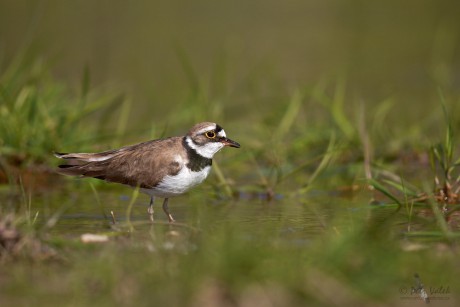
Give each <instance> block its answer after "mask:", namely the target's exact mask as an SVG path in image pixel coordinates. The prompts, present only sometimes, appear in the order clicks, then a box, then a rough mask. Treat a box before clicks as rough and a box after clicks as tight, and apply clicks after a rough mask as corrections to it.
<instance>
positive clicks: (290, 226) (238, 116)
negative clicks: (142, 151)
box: [0, 1, 460, 306]
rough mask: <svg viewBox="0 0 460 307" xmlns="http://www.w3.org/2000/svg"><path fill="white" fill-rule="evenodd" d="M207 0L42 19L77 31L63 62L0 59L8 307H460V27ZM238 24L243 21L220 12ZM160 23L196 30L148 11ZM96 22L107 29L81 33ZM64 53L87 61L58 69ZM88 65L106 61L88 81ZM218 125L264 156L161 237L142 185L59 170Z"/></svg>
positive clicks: (2, 296)
mask: <svg viewBox="0 0 460 307" xmlns="http://www.w3.org/2000/svg"><path fill="white" fill-rule="evenodd" d="M77 2H78V1H77ZM294 2H295V1H294ZM294 2H293V3H294ZM352 2H353V1H352ZM390 2H391V1H390ZM198 3H201V4H196V5H198V7H200V8H201V9H196V10H194V12H195V13H194V14H192V15H188V14H189V13H187V12H189V11H190V7H189V6H188V5H185V4H182V5H185V7H183V9H179V8H177V7H174V6H170V5H171V4H161V5H160V4H158V7H156V6H155V5H154V4H145V3H144V5H140V7H142V8H143V9H142V10H140V9H139V8H136V7H130V9H129V10H128V9H126V8H125V7H120V6H119V4H115V3H114V4H113V7H110V8H106V7H104V8H102V7H99V6H98V5H97V4H83V3H80V4H79V6H78V7H73V6H72V7H69V8H68V7H67V6H65V5H64V6H61V5H62V4H56V3H54V4H53V6H51V5H48V4H46V3H45V2H43V3H42V4H40V5H38V4H37V6H36V7H33V8H31V9H30V11H31V12H32V13H34V14H38V13H37V12H42V13H43V14H45V16H46V17H50V16H61V17H62V19H63V20H64V19H66V18H67V19H68V20H67V21H66V22H62V21H60V22H57V21H55V20H54V19H50V21H49V23H50V24H49V25H50V27H51V28H53V27H54V28H53V29H56V30H61V31H57V32H59V33H60V34H53V33H54V32H53V33H51V32H52V31H50V30H49V29H47V28H46V27H45V28H44V27H43V26H42V23H44V24H46V22H44V21H40V22H38V25H37V24H35V23H34V20H35V19H33V18H32V19H31V21H30V22H31V25H29V26H30V27H31V29H32V30H30V31H31V33H32V34H30V35H31V36H32V37H34V38H35V39H37V41H40V42H42V43H43V42H45V43H44V45H42V46H40V48H31V46H32V45H33V44H28V43H29V42H27V41H26V44H25V46H20V47H17V50H20V51H21V52H12V51H10V53H8V51H5V54H4V55H3V54H1V55H2V57H1V58H0V59H1V60H2V61H1V62H0V64H1V65H0V67H1V70H0V305H2V306H3V305H5V306H29V305H31V304H34V305H37V306H88V305H91V306H92V305H97V306H114V305H122V306H125V305H128V306H131V305H133V306H151V305H155V306H156V305H158V306H162V305H169V306H310V305H313V306H375V305H391V306H397V305H400V306H405V305H407V304H410V303H409V302H413V301H414V300H418V299H422V298H421V295H420V290H421V288H420V287H421V286H420V283H423V285H424V290H425V291H426V292H427V294H428V296H429V297H430V299H431V300H432V301H433V302H437V301H436V300H442V302H443V303H446V304H447V305H458V301H459V299H460V296H459V293H460V292H459V290H458V289H460V282H459V281H458V277H457V276H459V273H460V266H459V265H458V264H459V261H458V253H459V239H460V229H459V227H460V223H459V221H460V215H459V214H458V212H459V209H460V203H459V196H458V195H459V192H460V171H459V167H460V148H459V146H458V144H460V142H459V139H460V132H459V127H460V117H459V115H458V114H459V113H458V106H459V104H458V102H459V97H460V95H459V92H458V88H459V87H458V76H456V73H455V72H456V68H458V63H460V61H458V60H459V58H458V55H457V54H460V53H458V52H456V51H457V50H458V42H460V40H459V39H458V38H459V32H458V30H456V29H458V25H459V21H458V18H457V16H456V15H455V14H454V16H451V15H450V14H449V13H448V12H446V11H445V10H444V9H443V6H442V5H440V4H436V5H435V4H433V6H435V7H436V8H437V9H436V10H435V9H433V8H432V7H428V6H423V5H422V4H418V6H417V7H416V8H411V12H413V14H415V15H416V16H419V17H420V18H419V19H414V20H412V19H409V17H411V16H408V15H407V13H403V12H405V11H404V10H403V9H404V8H405V7H402V8H401V7H400V6H404V5H402V4H400V3H399V2H398V3H397V2H396V1H395V2H394V3H393V2H392V3H393V4H394V5H397V6H398V7H397V8H391V9H390V8H389V7H390V6H386V5H384V7H385V8H387V9H388V10H390V11H392V12H393V10H395V11H397V12H399V13H398V14H401V15H394V16H393V15H392V16H393V19H389V20H391V22H389V21H386V19H382V18H381V15H380V14H382V13H381V9H383V7H377V6H376V7H374V6H372V5H371V4H364V3H355V2H353V3H352V4H350V7H348V6H346V7H345V6H344V5H339V4H337V5H335V6H332V5H331V6H330V7H329V6H327V5H325V4H319V3H318V4H317V6H314V5H312V4H309V5H307V4H300V2H299V3H297V4H296V5H298V6H299V7H301V8H302V10H300V9H293V8H291V7H288V6H286V7H283V8H282V9H281V8H279V7H278V6H277V5H276V4H274V2H273V3H272V2H271V1H267V2H266V5H267V6H266V7H265V6H264V7H263V8H264V9H262V7H259V6H258V5H256V4H254V5H255V7H251V6H247V7H246V6H244V7H241V8H240V7H236V6H235V7H234V6H233V5H230V4H229V3H227V4H222V5H223V7H222V8H221V7H217V6H216V7H214V6H213V5H214V4H213V5H211V4H210V3H208V4H206V5H205V4H203V3H202V1H198ZM236 3H239V4H240V5H243V4H242V2H239V1H237V2H236ZM295 3H296V2H295ZM93 5H94V7H93ZM208 5H210V6H212V8H211V11H207V10H204V9H203V7H206V8H207V7H208ZM304 5H307V7H305V6H304ZM4 6H5V7H6V9H7V8H8V7H10V9H11V8H13V7H15V5H14V4H8V5H7V4H4ZM55 6H57V7H55ZM295 7H297V6H294V8H295ZM358 7H359V8H360V10H358ZM147 8H148V9H147ZM181 8H182V6H181ZM307 8H308V10H307ZM352 8H354V9H352ZM351 9H352V10H351ZM405 9H407V7H406V8H405ZM412 9H413V10H412ZM34 10H37V12H36V11H34ZM41 10H43V11H41ZM106 10H107V12H108V13H105V12H106ZM221 10H223V11H225V12H226V13H228V14H229V15H225V16H229V17H228V19H226V18H223V19H221V18H216V16H215V15H213V14H212V13H211V12H214V13H216V12H220V11H221ZM0 11H1V12H0V17H2V18H0V34H2V33H6V34H8V33H10V32H8V33H7V31H6V30H4V29H5V27H4V23H7V22H8V18H7V17H8V16H6V15H5V13H2V12H4V11H5V10H0ZM158 11H162V12H163V11H167V12H173V13H174V14H173V15H171V16H173V17H174V18H173V17H171V18H172V20H174V23H173V24H172V23H170V21H169V19H167V18H160V17H161V16H160V15H161V14H160V15H159V16H155V17H156V18H152V16H150V15H148V14H147V13H146V12H151V14H154V15H155V14H158V13H157V12H158ZM255 11H257V12H258V13H260V14H261V16H264V18H267V20H270V22H264V21H263V20H262V17H260V18H261V20H259V22H260V24H259V23H257V20H255V17H254V16H255V15H254V16H253V15H250V14H249V15H247V14H248V12H255ZM450 11H454V10H451V9H449V12H450ZM69 12H70V13H69ZM75 12H86V13H85V14H83V13H76V15H77V16H79V17H81V18H82V19H81V20H79V23H76V22H75V20H74V18H76V17H75V16H74V15H72V14H74V13H75ZM101 12H104V14H103V13H101ZM121 12H122V13H121ZM303 12H309V14H310V15H309V18H306V17H305V16H304V15H303V14H304V13H303ZM376 12H379V13H376ZM32 13H31V14H32ZM320 13H321V14H320ZM48 14H51V15H48ZM61 14H62V15H61ZM92 14H95V15H92ZM145 14H147V15H148V16H146V15H145ZM282 14H285V15H286V16H284V15H282ZM18 15H20V13H18ZM25 15H26V14H25ZM32 15H33V14H32ZM313 15H318V16H319V17H316V16H313ZM21 16H22V15H21ZM33 16H35V15H33ZM37 16H40V14H38V15H37ZM95 16H96V17H95ZM113 16H118V17H120V16H123V17H124V18H121V19H117V22H114V20H113V19H112V18H113ZM168 16H169V15H168ZM217 16H220V15H217ZM22 17H23V18H25V17H24V16H22ZM147 17H148V18H147ZM422 17H423V18H422ZM36 18H39V17H36ZM147 19H148V20H149V21H148V22H147V21H146V20H147ZM320 19H321V20H320ZM323 19H324V20H329V22H328V24H327V25H326V24H325V23H324V21H322V20H323ZM342 19H344V20H347V22H343V24H342V23H341V22H340V20H342ZM5 20H6V21H5ZM150 20H153V21H150ZM435 21H436V22H438V23H436V22H435ZM9 22H12V21H11V20H10V21H9ZM56 23H57V24H59V25H60V26H62V27H63V28H62V29H59V27H56ZM61 23H62V24H61ZM309 23H312V24H309ZM70 24H72V26H70ZM74 24H78V25H79V28H78V31H76V30H75V29H74V28H73V25H74ZM128 24H129V25H130V26H128ZM312 25H314V26H312ZM80 26H81V28H80ZM18 27H19V25H18ZM35 28H37V30H36V31H37V32H34V29H35ZM233 28H235V29H236V30H235V31H237V30H238V31H237V32H231V31H230V30H229V29H233ZM330 28H333V29H330ZM158 29H168V30H164V31H166V32H165V33H162V32H161V31H160V30H158ZM204 29H205V30H204ZM72 30H73V32H72ZM2 31H3V32H2ZM11 31H13V30H11ZM17 31H19V30H17ZM42 31H43V32H42ZM47 31H50V32H47ZM80 31H81V32H82V33H84V34H85V35H81V34H80ZM125 31H126V32H125ZM150 31H151V32H150ZM162 31H163V30H162ZM167 31H170V32H167ZM277 31H279V33H278V32H277ZM315 31H319V32H315ZM93 32H94V33H93ZM229 32H231V33H237V35H234V36H232V35H230V34H228V33H229ZM419 32H421V33H423V35H420V34H419ZM11 33H13V32H11ZM43 33H50V34H49V35H51V37H52V39H51V38H48V37H47V36H46V35H44V34H43ZM69 33H70V34H69ZM109 33H110V35H109ZM113 33H115V34H113ZM126 33H130V35H126ZM134 33H135V34H136V35H134V36H131V34H134ZM196 33H199V35H198V34H196ZM221 34H222V36H225V35H224V34H228V36H225V37H227V40H225V41H221V40H220V37H221V36H220V35H221ZM9 35H11V37H13V38H14V37H15V36H14V35H13V34H9ZM54 35H56V36H54ZM59 35H61V36H59ZM72 35H74V36H75V37H73V36H72ZM93 35H95V36H94V37H95V38H94V37H93ZM303 35H305V36H303ZM43 36H45V37H46V38H47V39H45V40H44V38H43ZM128 36H129V39H128V40H126V39H127V37H128ZM189 36H190V37H189ZM11 37H10V38H9V40H8V41H10V42H15V39H13V38H11ZM27 37H28V36H27ZM27 37H26V38H27ZM88 37H91V38H93V39H94V42H95V43H94V44H95V45H94V46H93V45H90V43H88V41H86V39H88ZM123 37H124V39H125V40H123ZM148 37H153V39H152V40H149V39H148ZM165 37H166V38H167V39H166V38H165ZM264 37H265V39H266V41H263V40H262V39H263V38H264ZM267 37H268V38H270V40H268V39H267ZM408 37H410V38H411V39H408ZM426 37H428V38H426ZM58 38H59V39H61V40H59V39H58ZM272 38H273V39H275V38H276V39H278V40H277V42H278V45H276V44H274V45H270V43H271V40H272ZM377 38H378V39H377ZM40 39H41V40H40ZM53 39H56V40H57V41H59V42H67V43H68V44H69V46H67V45H66V44H64V43H63V46H64V47H63V50H64V51H63V53H64V55H63V57H64V58H63V59H59V60H56V62H55V63H53V64H49V63H50V59H52V58H53V52H50V50H51V51H54V49H55V48H56V46H55V42H54V40H53ZM5 40H6V39H5ZM43 40H44V41H43ZM195 40H196V41H195ZM380 40H382V41H380ZM82 41H83V42H86V43H87V44H84V43H82ZM191 41H192V42H193V44H191V43H190V42H191ZM304 41H305V42H309V43H308V44H306V43H305V42H304ZM427 41H428V43H427ZM1 42H2V39H1V36H0V43H1ZM212 42H215V45H210V43H212ZM332 42H333V43H332ZM167 44H169V45H168V46H170V47H169V48H170V49H167V47H165V46H166V45H167ZM245 44H249V45H250V46H251V47H253V48H254V49H251V50H246V47H247V46H246V45H245ZM304 44H306V45H304ZM336 44H337V45H336ZM76 45H78V48H77V49H76V51H74V50H73V49H72V48H73V47H75V46H76ZM8 46H9V45H8ZM88 46H92V47H94V50H92V49H91V48H89V47H88ZM152 46H153V47H152ZM197 46H200V47H197ZM203 46H205V47H206V48H205V47H203ZM267 46H269V47H267ZM319 46H322V47H321V48H320V47H319ZM331 46H332V47H334V48H331ZM112 47H113V48H114V50H112V49H111V48H112ZM8 48H9V47H8ZM144 49H145V50H144ZM210 49H211V51H210ZM248 49H250V48H248ZM312 49H313V51H311V50H312ZM342 49H343V50H344V51H343V53H342V52H341V51H342ZM43 50H45V51H43ZM88 50H90V51H88ZM91 50H92V51H91ZM136 50H137V52H138V53H136ZM275 50H279V54H278V53H277V52H275ZM298 50H299V51H298ZM419 50H422V51H423V52H421V53H418V51H419ZM427 50H429V52H428V51H427ZM14 51H16V49H14ZM46 51H48V52H46ZM300 51H303V53H302V52H300ZM73 52H75V53H76V54H78V55H80V54H89V55H94V54H96V55H94V58H92V57H91V56H89V58H90V59H93V61H94V62H91V61H88V62H89V64H85V63H83V64H82V63H81V62H82V61H76V62H78V63H79V64H78V65H77V64H74V62H73V61H72V60H69V59H66V58H65V56H72V55H73V56H75V54H74V53H73ZM149 52H151V53H152V54H150V53H149ZM297 52H298V54H297ZM50 53H51V56H50ZM425 53H429V55H426V54H425ZM121 54H122V55H123V56H121ZM399 55H401V57H399ZM291 57H292V59H291ZM75 59H78V56H75ZM114 59H115V60H114ZM315 60H317V61H318V62H315ZM339 60H341V61H342V62H341V61H339ZM383 60H388V61H383ZM61 62H62V63H61ZM305 62H307V64H308V65H307V64H305ZM74 65H75V66H74ZM104 65H105V66H104ZM315 65H318V67H316V66H315ZM75 67H76V68H75ZM310 70H311V71H312V72H311V74H307V73H306V72H307V71H308V72H309V71H310ZM323 70H324V71H323ZM422 71H423V73H422ZM457 71H458V70H457ZM120 76H126V79H123V78H121V77H120ZM126 80H130V81H126ZM131 82H132V83H131ZM133 84H134V85H133ZM401 88H402V89H401ZM114 89H116V90H114ZM202 120H213V121H216V122H218V123H220V124H221V125H222V126H223V127H224V128H225V130H226V132H227V134H228V136H229V137H231V138H232V139H234V140H236V141H238V142H239V143H241V145H242V147H241V149H240V150H234V151H231V150H223V151H222V152H220V153H219V154H217V155H216V157H215V163H213V168H214V169H213V173H212V175H211V176H210V178H208V180H207V181H206V182H205V183H204V184H203V185H202V186H200V187H198V188H196V189H195V190H193V191H191V192H190V193H188V194H187V195H184V196H181V197H178V198H175V199H171V201H170V208H171V210H172V211H173V212H174V217H175V218H176V220H177V222H176V223H174V224H169V223H167V219H166V218H165V217H164V215H163V214H162V212H161V209H160V205H159V204H158V203H157V204H156V208H155V218H156V220H155V222H154V223H153V224H152V223H150V221H149V219H148V216H147V205H148V197H146V196H145V195H143V194H141V193H139V190H138V189H129V188H127V187H123V186H118V185H111V184H107V183H104V182H102V181H98V180H88V179H84V180H78V179H74V178H66V177H62V176H59V175H57V174H54V173H53V168H54V167H55V166H56V164H57V163H58V161H56V159H55V158H54V157H53V156H52V152H53V151H74V150H79V151H99V150H104V149H109V148H113V147H116V146H122V145H124V144H132V143H135V142H140V141H143V140H147V139H151V138H159V137H165V136H170V135H178V134H181V133H184V132H185V131H186V130H187V129H188V128H189V127H190V126H191V125H192V124H194V123H196V122H199V121H202ZM88 234H90V235H94V236H87V235H88ZM88 240H89V241H91V240H93V242H88ZM95 241H99V242H95ZM416 274H417V276H418V277H415V275H416ZM415 303H417V304H418V303H421V302H419V301H415Z"/></svg>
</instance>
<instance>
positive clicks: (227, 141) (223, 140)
mask: <svg viewBox="0 0 460 307" xmlns="http://www.w3.org/2000/svg"><path fill="white" fill-rule="evenodd" d="M220 142H221V143H222V144H224V145H225V146H230V147H235V148H240V147H241V146H240V144H238V143H237V142H235V141H233V140H230V139H229V138H220Z"/></svg>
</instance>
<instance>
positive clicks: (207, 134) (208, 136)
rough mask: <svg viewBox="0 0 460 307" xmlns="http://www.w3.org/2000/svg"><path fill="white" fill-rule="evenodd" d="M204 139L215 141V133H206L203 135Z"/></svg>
mask: <svg viewBox="0 0 460 307" xmlns="http://www.w3.org/2000/svg"><path fill="white" fill-rule="evenodd" d="M205 135H206V137H207V138H208V139H215V138H216V133H215V132H214V131H208V132H206V133H205Z"/></svg>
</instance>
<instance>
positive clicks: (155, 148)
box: [59, 137, 185, 188]
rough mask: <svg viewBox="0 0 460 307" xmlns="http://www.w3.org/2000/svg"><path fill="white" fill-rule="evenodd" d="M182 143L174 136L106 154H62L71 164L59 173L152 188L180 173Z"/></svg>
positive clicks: (62, 168) (62, 166)
mask: <svg viewBox="0 0 460 307" xmlns="http://www.w3.org/2000/svg"><path fill="white" fill-rule="evenodd" d="M181 141H182V138H180V137H172V138H168V139H163V140H155V141H149V142H145V143H140V144H136V145H132V146H127V147H123V148H120V149H118V150H111V151H107V152H104V153H96V154H65V155H64V154H62V155H60V156H61V157H63V158H65V159H70V162H69V164H68V165H61V166H60V170H59V172H60V173H62V174H66V175H76V176H83V177H93V178H97V179H102V180H106V181H110V182H117V183H122V184H127V185H130V186H140V187H142V188H152V187H155V186H156V185H157V184H158V183H159V182H160V181H161V179H162V178H163V177H164V176H166V175H174V174H177V173H178V172H179V171H180V169H181V167H182V165H181V164H179V163H178V162H177V161H175V159H174V157H175V156H176V155H177V154H178V153H180V152H182V151H181V147H180V146H181ZM104 155H105V156H104ZM107 157H108V158H107ZM104 158H106V159H104ZM182 158H183V159H185V157H182ZM101 159H104V160H101ZM91 160H93V161H91ZM97 160H101V161H97Z"/></svg>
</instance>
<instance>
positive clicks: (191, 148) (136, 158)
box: [55, 122, 240, 222]
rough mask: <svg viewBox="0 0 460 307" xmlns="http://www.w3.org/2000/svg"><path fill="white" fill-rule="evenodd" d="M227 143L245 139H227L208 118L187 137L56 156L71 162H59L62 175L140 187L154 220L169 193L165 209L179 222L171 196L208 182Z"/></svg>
mask: <svg viewBox="0 0 460 307" xmlns="http://www.w3.org/2000/svg"><path fill="white" fill-rule="evenodd" d="M225 146H230V147H236V148H239V147H240V144H238V143H237V142H235V141H232V140H231V139H229V138H227V136H226V134H225V131H224V129H223V128H222V127H221V126H219V125H218V124H216V123H211V122H203V123H199V124H196V125H195V126H193V127H192V128H191V129H190V131H189V132H188V133H187V134H186V135H185V136H175V137H169V138H165V139H159V140H152V141H147V142H143V143H139V144H135V145H131V146H126V147H122V148H119V149H113V150H108V151H104V152H100V153H55V156H56V157H58V158H61V159H66V160H67V161H68V163H67V164H64V165H59V170H58V172H59V173H61V174H64V175H71V176H80V177H93V178H97V179H101V180H105V181H109V182H116V183H121V184H125V185H129V186H132V187H139V188H140V190H141V191H142V192H144V193H146V194H148V195H149V196H150V205H149V208H148V213H149V215H150V219H151V220H153V203H154V200H155V197H162V198H164V202H163V210H164V212H165V213H166V215H167V216H168V219H169V221H170V222H173V221H174V219H173V217H172V215H171V213H170V212H169V208H168V199H169V198H170V197H173V196H177V195H180V194H183V193H185V192H186V191H188V190H189V189H190V188H192V187H194V186H196V185H198V184H200V183H201V182H203V180H204V179H206V177H207V176H208V175H209V172H210V170H211V165H212V158H213V156H214V154H215V153H216V152H218V151H219V150H220V149H222V148H223V147H225Z"/></svg>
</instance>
